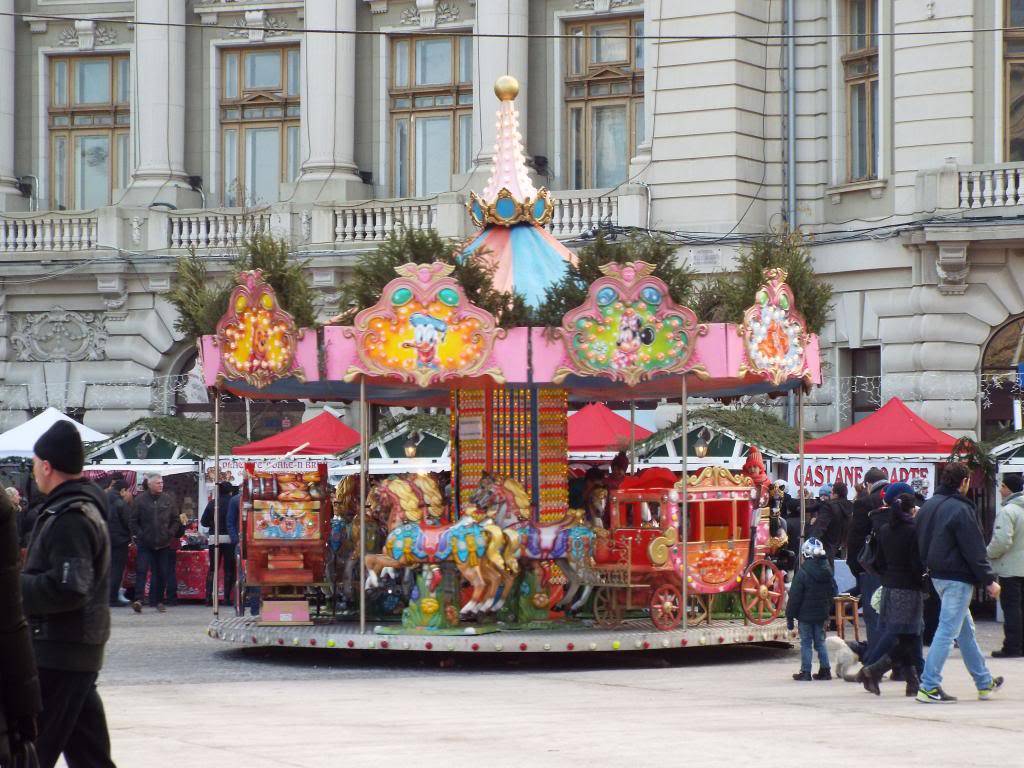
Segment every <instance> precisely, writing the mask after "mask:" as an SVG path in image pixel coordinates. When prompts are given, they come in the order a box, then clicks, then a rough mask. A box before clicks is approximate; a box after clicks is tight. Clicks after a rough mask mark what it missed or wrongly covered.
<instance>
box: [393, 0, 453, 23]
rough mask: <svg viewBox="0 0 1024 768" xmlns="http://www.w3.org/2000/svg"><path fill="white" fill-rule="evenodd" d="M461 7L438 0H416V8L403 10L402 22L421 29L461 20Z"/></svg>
mask: <svg viewBox="0 0 1024 768" xmlns="http://www.w3.org/2000/svg"><path fill="white" fill-rule="evenodd" d="M460 12H461V11H460V9H459V7H458V6H457V5H456V4H455V3H446V2H440V1H438V0H416V6H415V7H414V8H407V9H406V10H404V11H402V24H404V25H406V26H418V27H420V28H421V29H427V28H431V27H435V26H437V25H438V24H447V23H450V22H453V21H458V20H459V13H460Z"/></svg>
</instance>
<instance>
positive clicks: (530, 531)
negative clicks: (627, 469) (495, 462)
mask: <svg viewBox="0 0 1024 768" xmlns="http://www.w3.org/2000/svg"><path fill="white" fill-rule="evenodd" d="M606 493H607V489H606ZM471 500H472V501H473V503H474V504H476V505H477V506H479V507H480V508H482V509H486V510H487V511H488V512H490V513H491V514H492V516H493V519H494V521H495V522H496V523H497V524H498V525H499V526H501V528H502V530H504V531H505V532H506V533H513V532H514V533H515V534H517V536H518V543H519V554H520V556H521V557H523V558H525V559H527V560H530V561H532V563H533V566H534V568H535V569H539V566H540V565H541V564H542V563H543V562H545V561H548V560H553V561H555V563H556V564H557V565H558V566H559V567H560V568H561V569H562V570H563V571H564V572H565V574H566V576H567V578H568V585H567V586H566V589H565V596H564V597H563V599H562V601H561V605H569V606H570V607H569V610H570V611H573V610H578V609H579V608H581V607H582V606H583V605H584V604H585V603H586V602H587V600H588V599H589V598H590V592H591V589H592V588H591V587H590V585H589V584H588V583H587V582H588V581H590V579H588V578H586V577H587V575H588V572H589V571H590V570H591V569H592V568H593V565H594V551H595V548H596V540H597V536H596V534H595V533H594V528H593V527H592V526H590V525H586V524H585V523H584V516H585V513H584V512H583V511H582V510H569V512H568V514H566V516H565V517H564V518H563V519H562V520H560V521H559V522H557V523H551V524H545V525H538V524H535V523H533V522H532V521H531V520H530V497H529V495H528V494H527V493H526V489H524V488H523V486H522V485H521V484H520V483H519V481H518V480H515V479H513V478H504V477H500V476H496V475H493V474H491V473H489V472H484V473H483V474H482V475H481V477H480V485H479V487H478V488H477V490H476V491H475V492H474V493H473V495H472V497H471ZM542 582H543V576H542ZM581 590H582V594H581V596H580V598H579V599H578V600H575V601H573V598H574V597H575V596H576V595H577V594H578V593H580V592H581Z"/></svg>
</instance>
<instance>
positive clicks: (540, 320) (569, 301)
mask: <svg viewBox="0 0 1024 768" xmlns="http://www.w3.org/2000/svg"><path fill="white" fill-rule="evenodd" d="M628 261H645V262H647V263H648V264H653V265H654V272H653V274H654V276H655V277H658V278H661V279H662V280H663V281H664V282H665V285H666V286H668V292H669V295H670V296H671V297H672V299H673V300H674V301H675V302H676V304H679V305H680V306H688V305H689V303H690V301H691V299H692V297H693V291H694V287H695V284H696V275H695V274H694V272H693V271H692V270H691V269H690V267H689V265H687V264H685V263H680V262H679V261H678V260H677V258H676V247H675V246H674V245H672V244H671V243H669V242H668V241H667V240H665V239H664V238H661V237H648V236H646V235H632V236H630V237H629V238H628V239H627V240H625V241H624V242H612V241H610V240H606V239H605V237H604V235H603V234H601V233H600V232H599V233H598V235H597V239H596V240H595V241H594V242H593V243H591V244H590V245H586V246H584V247H583V248H580V250H579V252H578V253H577V254H576V264H574V265H570V266H569V271H568V272H567V273H566V275H565V277H563V278H562V279H561V280H560V281H559V282H558V283H556V284H555V285H553V286H551V287H550V288H548V290H547V293H546V295H545V297H544V303H543V304H541V306H540V307H539V308H538V309H537V318H536V320H537V324H538V325H543V326H548V327H558V326H561V324H562V318H563V317H565V314H566V313H567V312H569V311H570V310H572V309H575V308H576V307H578V306H580V305H581V304H583V302H585V301H586V300H587V291H588V290H589V288H590V286H591V285H592V284H593V283H594V281H595V280H598V279H599V278H601V277H603V276H604V273H603V272H601V267H602V266H603V265H605V264H609V263H612V262H615V263H617V264H625V263H626V262H628Z"/></svg>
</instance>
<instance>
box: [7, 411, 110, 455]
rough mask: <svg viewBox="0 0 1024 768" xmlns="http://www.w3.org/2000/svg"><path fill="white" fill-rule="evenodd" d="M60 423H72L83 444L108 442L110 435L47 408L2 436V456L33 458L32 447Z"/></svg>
mask: <svg viewBox="0 0 1024 768" xmlns="http://www.w3.org/2000/svg"><path fill="white" fill-rule="evenodd" d="M58 421H70V422H71V423H72V424H73V425H74V427H75V429H77V430H78V434H79V435H81V436H82V442H83V443H95V442H98V441H100V440H106V439H107V437H108V435H104V434H103V433H102V432H97V431H96V430H95V429H90V428H89V427H87V426H85V425H84V424H79V423H78V422H77V421H75V420H74V419H72V418H69V417H67V416H65V415H64V414H63V413H61V412H60V411H58V410H57V409H56V408H47V409H46V410H45V411H43V412H42V413H40V414H39V415H38V416H36V417H35V418H34V419H30V420H29V421H26V422H25V423H24V424H19V425H18V426H16V427H14V429H9V430H7V431H6V432H4V433H3V434H0V456H22V457H26V458H28V457H31V456H32V447H33V446H34V445H35V444H36V441H37V440H38V439H39V438H40V436H41V435H42V434H43V433H44V432H45V431H46V430H48V429H49V428H50V427H52V426H53V425H54V424H56V423H57V422H58Z"/></svg>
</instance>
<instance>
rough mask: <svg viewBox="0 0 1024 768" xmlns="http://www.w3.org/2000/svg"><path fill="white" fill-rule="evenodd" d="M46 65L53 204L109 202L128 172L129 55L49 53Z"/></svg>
mask: <svg viewBox="0 0 1024 768" xmlns="http://www.w3.org/2000/svg"><path fill="white" fill-rule="evenodd" d="M48 66H49V70H50V71H49V78H50V105H49V109H48V114H47V120H48V123H49V141H50V171H49V172H50V190H51V193H50V197H51V200H50V202H51V206H52V207H53V208H54V209H56V210H66V209H69V208H75V209H90V208H99V207H102V206H105V205H110V202H111V200H112V195H113V191H114V190H115V189H124V188H125V187H126V186H127V185H128V180H129V177H130V175H131V146H130V143H129V123H130V114H131V109H130V106H129V102H130V100H131V99H130V93H131V73H130V71H129V58H128V54H127V53H125V54H115V55H108V56H100V55H95V56H93V55H81V56H78V55H76V56H53V57H50V58H49V60H48Z"/></svg>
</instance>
